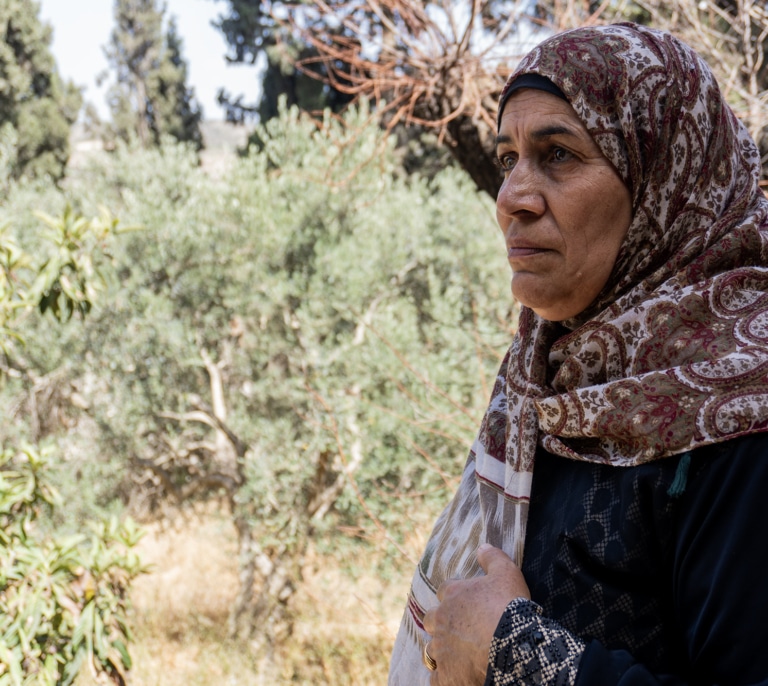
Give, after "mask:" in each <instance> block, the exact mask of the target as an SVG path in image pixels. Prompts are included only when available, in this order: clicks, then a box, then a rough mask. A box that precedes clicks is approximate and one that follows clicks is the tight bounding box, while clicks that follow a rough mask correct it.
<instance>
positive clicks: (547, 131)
mask: <svg viewBox="0 0 768 686" xmlns="http://www.w3.org/2000/svg"><path fill="white" fill-rule="evenodd" d="M562 135H566V136H578V134H577V133H576V132H575V131H573V130H572V129H569V128H568V127H567V126H560V125H552V126H545V127H543V128H541V129H536V130H535V131H532V132H531V138H533V139H534V140H542V139H544V138H549V137H550V136H562ZM512 142H513V141H512V137H511V136H507V135H505V134H499V135H498V136H496V147H498V146H499V145H501V144H503V143H512Z"/></svg>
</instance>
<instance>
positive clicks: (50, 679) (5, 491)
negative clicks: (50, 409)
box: [0, 446, 145, 686]
mask: <svg viewBox="0 0 768 686" xmlns="http://www.w3.org/2000/svg"><path fill="white" fill-rule="evenodd" d="M51 452H52V446H49V447H48V448H45V449H42V450H36V449H34V448H32V447H30V446H25V447H23V448H22V449H21V450H18V451H17V450H14V449H12V448H6V449H4V450H3V451H2V452H0V686H21V685H22V684H44V685H49V684H50V685H51V686H53V685H54V684H55V685H56V686H59V685H61V686H66V684H70V683H72V682H73V680H74V679H75V677H76V676H77V674H78V673H79V672H80V670H81V669H82V668H83V667H84V666H85V665H88V666H89V667H90V669H91V671H92V672H93V673H95V674H103V675H105V676H106V677H108V678H109V680H110V681H111V682H112V683H115V684H123V683H125V681H124V676H123V673H124V671H125V670H127V669H130V667H131V659H130V656H129V654H128V650H127V648H126V643H127V642H128V641H129V640H130V637H131V636H130V631H129V629H128V626H127V624H126V611H127V607H126V602H127V601H126V591H127V589H128V586H129V584H130V582H131V581H132V580H133V579H134V578H136V576H137V575H139V574H141V573H142V572H143V571H145V570H144V568H143V567H142V565H141V561H140V559H139V557H138V555H137V554H136V553H135V552H134V551H133V548H134V546H135V545H136V544H137V543H138V541H139V539H140V538H141V531H140V529H139V528H138V527H137V526H136V525H135V524H134V523H133V522H132V521H131V520H126V521H124V522H122V523H118V522H117V520H114V519H113V520H112V521H110V522H108V523H100V524H98V525H95V526H94V527H93V530H92V531H91V532H90V533H89V534H77V535H72V536H66V537H57V536H54V535H50V534H46V533H45V528H44V527H41V526H40V520H41V518H42V517H44V516H46V515H49V516H50V515H51V514H52V511H53V509H54V508H56V507H60V506H61V505H62V503H61V500H60V498H59V496H58V493H57V491H56V489H55V488H54V486H53V485H52V484H51V483H50V480H49V473H48V468H49V463H50V457H51Z"/></svg>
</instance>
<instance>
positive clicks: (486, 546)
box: [477, 543, 493, 554]
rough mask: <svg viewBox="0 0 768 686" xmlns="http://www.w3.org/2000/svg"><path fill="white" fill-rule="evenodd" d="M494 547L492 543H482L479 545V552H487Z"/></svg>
mask: <svg viewBox="0 0 768 686" xmlns="http://www.w3.org/2000/svg"><path fill="white" fill-rule="evenodd" d="M492 548H493V546H492V545H491V544H490V543H481V544H480V545H479V546H477V554H480V553H485V552H487V551H489V550H491V549H492Z"/></svg>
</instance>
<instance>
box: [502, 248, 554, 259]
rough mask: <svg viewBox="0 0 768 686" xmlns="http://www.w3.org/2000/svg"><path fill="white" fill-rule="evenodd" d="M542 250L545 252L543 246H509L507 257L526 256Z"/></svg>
mask: <svg viewBox="0 0 768 686" xmlns="http://www.w3.org/2000/svg"><path fill="white" fill-rule="evenodd" d="M542 252H546V251H545V249H544V248H534V247H531V246H520V247H511V248H508V249H507V257H509V258H512V257H528V256H530V255H536V254H538V253H542Z"/></svg>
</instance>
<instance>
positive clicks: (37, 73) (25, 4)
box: [0, 0, 82, 179]
mask: <svg viewBox="0 0 768 686" xmlns="http://www.w3.org/2000/svg"><path fill="white" fill-rule="evenodd" d="M50 44H51V28H50V27H49V26H48V25H46V24H44V23H43V22H42V21H41V20H40V17H39V6H38V4H37V3H36V2H34V0H3V1H2V2H0V121H2V127H0V132H1V133H0V135H2V138H3V139H4V140H5V141H6V142H7V143H8V144H9V145H8V153H9V154H10V156H11V157H10V158H9V159H7V160H6V164H7V165H8V166H9V171H10V174H11V176H12V177H13V178H19V177H22V176H25V177H39V176H46V175H47V176H50V177H51V178H54V179H60V178H61V177H62V176H63V175H64V168H65V165H66V163H67V159H68V158H69V130H70V127H71V125H72V124H73V123H74V121H75V120H76V119H77V115H78V112H79V110H80V106H81V104H82V98H81V95H80V92H79V91H78V89H77V88H76V87H75V86H74V85H73V84H72V83H71V82H68V83H64V82H63V81H62V79H61V78H60V76H59V73H58V70H57V68H56V64H55V62H54V59H53V56H52V55H51V51H50Z"/></svg>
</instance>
